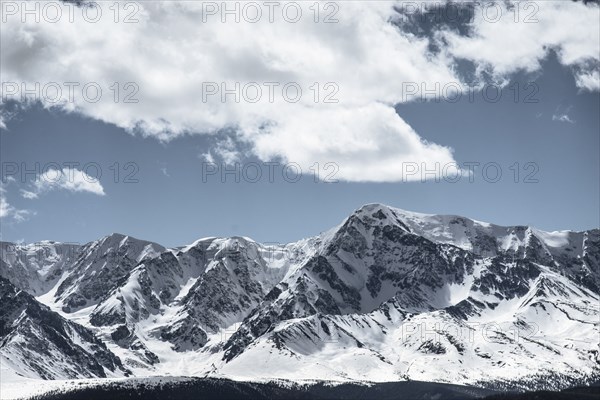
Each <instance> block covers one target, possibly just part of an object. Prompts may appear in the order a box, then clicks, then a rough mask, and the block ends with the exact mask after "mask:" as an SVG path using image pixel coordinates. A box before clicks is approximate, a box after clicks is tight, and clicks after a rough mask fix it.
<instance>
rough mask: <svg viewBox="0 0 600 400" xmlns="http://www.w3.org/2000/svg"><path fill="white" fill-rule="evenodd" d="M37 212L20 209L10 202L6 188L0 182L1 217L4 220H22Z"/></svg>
mask: <svg viewBox="0 0 600 400" xmlns="http://www.w3.org/2000/svg"><path fill="white" fill-rule="evenodd" d="M34 214H35V212H34V211H31V210H25V209H19V208H16V207H14V206H12V205H11V204H9V203H8V199H7V198H6V189H5V187H4V185H2V184H1V183H0V219H2V220H4V221H14V222H22V221H25V220H27V219H28V218H29V217H30V216H31V215H34Z"/></svg>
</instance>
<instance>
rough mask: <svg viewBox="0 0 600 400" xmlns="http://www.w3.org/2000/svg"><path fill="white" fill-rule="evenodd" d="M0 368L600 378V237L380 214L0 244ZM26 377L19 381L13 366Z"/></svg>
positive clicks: (262, 377) (58, 374)
mask: <svg viewBox="0 0 600 400" xmlns="http://www.w3.org/2000/svg"><path fill="white" fill-rule="evenodd" d="M0 254H1V260H0V277H1V278H0V297H1V302H0V363H1V364H2V368H3V376H9V377H19V376H20V377H24V378H31V379H46V380H48V379H74V378H118V377H137V378H140V377H151V376H165V375H171V376H194V377H202V378H210V379H213V378H223V379H224V378H228V379H235V380H240V381H255V382H265V381H269V380H273V379H282V380H289V381H294V382H315V381H335V382H367V381H368V382H397V381H427V382H435V383H452V384H459V385H469V386H475V387H480V388H506V389H511V390H533V389H552V390H558V389H562V388H567V387H571V386H574V385H586V384H590V383H593V382H597V381H599V380H600V355H599V341H600V313H599V304H600V280H599V278H600V230H599V229H592V230H588V231H583V232H572V231H560V232H545V231H541V230H538V229H535V228H532V227H528V226H510V227H505V226H498V225H494V224H490V223H484V222H480V221H476V220H472V219H469V218H465V217H460V216H446V215H428V214H419V213H414V212H409V211H404V210H400V209H396V208H392V207H388V206H385V205H381V204H368V205H365V206H363V207H361V208H360V209H358V210H356V211H355V212H354V213H352V214H351V215H350V216H349V217H348V218H346V219H345V220H344V221H342V223H341V224H340V225H338V226H336V227H334V228H332V229H330V230H329V231H326V232H323V233H321V234H320V235H318V236H314V237H311V238H307V239H302V240H299V241H297V242H295V243H289V244H261V243H258V242H256V241H254V240H252V239H250V238H247V237H230V238H217V237H210V238H203V239H199V240H197V241H195V242H194V243H192V244H189V245H187V246H182V247H178V248H165V247H163V246H161V245H160V244H157V243H152V242H149V241H144V240H140V239H136V238H133V237H131V236H126V235H121V234H112V235H109V236H107V237H104V238H102V239H99V240H96V241H94V242H91V243H87V244H85V245H78V244H68V243H58V242H52V241H44V242H40V243H34V244H28V245H23V244H15V243H8V242H0ZM6 371H10V373H6Z"/></svg>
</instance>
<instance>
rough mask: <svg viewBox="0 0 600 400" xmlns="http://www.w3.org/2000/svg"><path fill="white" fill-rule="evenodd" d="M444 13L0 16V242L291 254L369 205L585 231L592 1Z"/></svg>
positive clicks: (599, 101)
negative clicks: (129, 240) (105, 241)
mask: <svg viewBox="0 0 600 400" xmlns="http://www.w3.org/2000/svg"><path fill="white" fill-rule="evenodd" d="M442 3H443V2H435V3H429V5H428V6H427V7H424V8H423V6H421V5H422V4H423V3H422V2H390V1H386V2H360V1H354V2H346V3H344V2H337V3H336V2H321V3H318V7H316V8H315V6H314V4H313V3H312V2H309V3H306V2H304V3H299V2H298V3H276V4H279V5H280V8H276V9H274V10H273V12H272V15H269V14H268V11H269V10H268V9H266V8H264V7H262V9H261V4H262V3H254V4H258V6H257V7H258V9H260V11H261V12H262V17H261V18H258V17H257V15H258V14H252V11H253V10H252V9H250V8H247V7H246V8H244V7H245V6H244V3H235V2H233V3H231V4H233V5H232V6H231V7H232V8H231V9H230V10H233V11H232V12H231V13H230V14H227V13H224V10H221V9H219V8H220V5H219V4H220V3H213V2H172V1H171V2H149V3H143V4H142V3H139V4H138V3H131V2H129V3H121V6H122V8H119V10H120V12H119V14H118V15H116V14H115V11H114V8H113V9H109V8H108V6H109V4H108V3H99V6H98V7H102V13H101V15H102V17H101V18H99V19H98V20H97V21H95V22H91V21H92V20H93V18H92V17H93V15H92V14H91V13H90V14H89V15H88V14H86V15H85V18H84V16H83V14H81V10H80V9H79V8H77V7H75V6H67V5H61V4H59V3H57V4H59V6H60V7H62V8H59V10H61V12H62V14H56V15H55V14H51V11H52V10H50V9H47V10H45V11H44V9H43V8H40V10H39V12H40V21H39V22H36V21H35V18H33V17H35V15H33V17H32V15H29V14H25V15H23V14H22V10H20V9H19V6H18V4H17V6H15V7H17V8H16V9H15V8H9V9H7V8H3V10H2V11H3V15H2V18H3V21H2V22H3V23H2V25H1V32H0V33H1V43H0V44H1V50H0V56H1V57H0V58H1V62H0V80H1V81H2V104H1V105H0V157H1V167H2V169H1V171H0V172H1V178H2V180H1V186H0V195H1V203H0V224H1V225H0V233H1V239H2V240H5V241H23V242H34V241H39V240H45V239H49V240H56V241H66V242H75V243H86V242H88V241H91V240H95V239H98V238H100V237H102V236H105V235H108V234H110V233H112V232H119V233H124V234H128V235H132V236H135V237H138V238H141V239H146V240H152V241H156V242H158V243H161V244H163V245H166V246H180V245H185V244H188V243H191V242H193V241H194V240H196V239H198V238H200V237H206V236H234V235H235V236H248V237H251V238H253V239H255V240H258V241H261V242H267V243H287V242H291V241H295V240H298V239H301V238H304V237H309V236H313V235H316V234H319V233H320V232H322V231H324V230H327V229H329V228H331V227H333V226H335V225H337V224H339V223H340V222H341V221H342V220H343V219H344V218H345V217H347V216H348V215H349V214H350V213H351V212H352V211H353V210H355V209H357V208H359V207H360V206H361V205H363V204H366V203H373V202H377V203H384V204H387V205H390V206H394V207H398V208H401V209H406V210H410V211H417V212H424V213H431V214H455V215H463V216H467V217H471V218H474V219H477V220H481V221H487V222H493V223H497V224H500V225H532V226H535V227H537V228H540V229H544V230H549V231H553V230H563V229H572V230H584V229H591V228H597V227H599V226H600V214H599V213H600V211H599V208H600V207H599V205H600V187H599V182H600V142H599V136H600V134H599V132H600V120H599V118H600V117H599V114H600V113H599V110H600V96H599V89H600V76H599V57H600V31H599V29H600V27H599V23H598V21H599V20H600V19H599V18H598V17H600V11H599V7H598V4H597V3H594V2H590V3H587V4H584V3H581V2H578V3H572V2H553V1H544V2H525V3H523V2H521V3H520V5H512V6H511V4H510V3H498V4H496V5H495V6H494V7H492V6H486V7H485V8H481V6H476V5H474V4H472V3H465V4H464V5H462V6H461V7H460V8H452V7H457V6H456V5H454V6H447V5H443V4H442ZM111 4H112V3H111ZM132 4H134V5H135V6H133V5H132ZM235 4H239V5H238V6H237V7H238V8H237V9H236V8H235V7H236V6H235ZM311 5H312V7H313V8H312V9H311V8H310V7H311ZM415 5H416V6H417V8H416V9H415V8H414V6H415ZM3 7H5V5H3ZM40 7H41V6H40ZM68 7H71V8H68ZM73 7H74V8H73ZM297 7H300V9H301V10H302V11H301V17H297V16H298V15H299V14H294V11H297V9H296V8H297ZM418 7H421V8H418ZM236 10H238V11H239V13H237V14H236V12H237V11H236ZM281 10H286V11H285V12H286V13H285V14H284V13H283V12H281ZM316 10H318V13H317V12H316ZM254 11H256V10H254ZM68 12H72V14H68ZM455 12H457V13H455ZM58 16H61V18H58ZM457 16H458V17H457ZM55 17H56V18H55ZM236 17H237V18H238V22H236V20H235V18H236ZM269 17H272V21H270V20H269ZM53 18H54V22H51V21H50V20H51V19H53ZM57 18H58V19H57ZM70 18H72V20H71V19H70ZM257 19H258V20H257ZM126 20H127V22H125V21H126ZM223 20H225V22H223ZM294 21H295V22H294ZM75 32H76V33H75ZM36 84H38V85H39V86H36ZM236 84H238V85H239V86H236ZM69 85H70V86H69ZM57 87H58V88H60V95H57V93H58V91H57ZM83 87H85V88H86V90H83V89H82V88H83ZM38 88H39V89H38ZM69 88H74V89H73V90H72V96H70V92H69ZM96 88H100V89H101V90H102V94H101V95H99V96H96V94H97V93H96V92H95V90H96ZM283 88H285V90H284V89H283ZM298 88H299V89H300V91H301V92H300V91H298ZM25 89H27V90H28V91H29V92H28V93H25ZM227 90H228V91H229V92H226V91H227ZM259 91H260V93H261V96H258V93H259ZM226 93H229V94H226ZM236 96H237V98H236ZM258 171H260V175H258Z"/></svg>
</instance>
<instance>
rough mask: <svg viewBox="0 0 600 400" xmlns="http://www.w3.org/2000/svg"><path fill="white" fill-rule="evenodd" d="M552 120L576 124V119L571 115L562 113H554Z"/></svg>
mask: <svg viewBox="0 0 600 400" xmlns="http://www.w3.org/2000/svg"><path fill="white" fill-rule="evenodd" d="M552 121H559V122H568V123H570V124H574V123H575V121H573V120H572V119H571V117H569V116H568V115H567V114H560V115H557V114H554V115H553V116H552Z"/></svg>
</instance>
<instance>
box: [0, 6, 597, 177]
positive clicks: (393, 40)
mask: <svg viewBox="0 0 600 400" xmlns="http://www.w3.org/2000/svg"><path fill="white" fill-rule="evenodd" d="M299 3H300V4H302V17H301V18H300V19H299V20H298V21H297V22H294V23H291V22H289V14H291V15H293V12H290V13H289V14H286V15H287V17H288V20H287V21H286V19H285V18H283V13H282V9H283V7H282V6H280V7H279V8H276V9H275V10H274V13H273V22H270V21H269V15H268V14H267V12H268V10H267V9H265V8H262V17H261V18H260V21H259V22H258V23H252V22H249V21H248V18H246V19H244V18H241V20H240V22H239V23H235V22H234V21H233V18H235V15H234V16H232V15H226V16H224V15H223V14H222V13H221V11H222V9H221V8H222V7H223V4H225V3H222V2H215V3H213V4H215V5H216V6H217V8H219V10H218V12H217V13H216V14H215V15H212V14H211V13H209V12H207V9H206V4H207V2H170V1H165V2H144V3H141V2H140V3H136V4H138V5H139V7H140V9H139V10H138V11H137V12H136V13H135V15H134V18H136V19H137V20H138V22H137V23H123V21H122V19H123V18H124V16H125V15H126V14H127V13H125V12H124V10H123V9H121V11H122V13H121V15H120V18H121V22H120V23H115V22H114V11H112V9H109V8H108V7H109V6H111V5H112V3H111V4H109V3H105V2H98V3H96V4H98V5H99V6H100V7H102V15H103V16H104V17H102V18H101V19H100V20H99V21H98V22H96V23H90V22H87V21H85V20H84V19H83V18H81V16H80V15H79V11H76V12H75V18H74V22H70V21H69V20H68V18H61V20H60V21H58V22H56V23H43V22H42V23H35V22H34V21H32V19H31V18H30V19H28V22H27V23H25V24H22V23H21V18H20V16H17V17H9V18H8V19H7V22H6V23H3V24H2V28H1V29H2V32H1V33H2V41H3V57H2V61H1V63H2V64H1V67H2V71H3V79H4V80H5V81H7V82H16V83H21V82H26V83H27V85H28V87H33V85H34V84H35V82H39V83H40V85H41V87H42V91H43V87H44V86H45V85H46V86H47V84H48V83H49V82H57V83H59V86H60V87H62V94H63V98H64V97H66V94H67V88H66V87H65V85H64V83H65V82H77V83H78V84H79V86H77V87H76V88H75V90H74V91H73V100H74V101H72V102H71V101H61V100H58V101H55V102H52V101H50V100H49V99H48V98H46V97H45V98H43V99H42V101H43V103H44V105H45V106H47V107H61V108H62V109H64V110H67V111H71V112H78V113H81V114H84V115H86V116H89V117H92V118H95V119H98V120H101V121H105V122H108V123H112V124H115V125H117V126H119V127H122V128H124V129H126V130H128V131H129V132H135V133H140V134H143V135H147V136H152V137H156V138H158V139H160V140H172V139H174V138H176V137H178V136H180V135H183V134H220V133H222V132H223V131H227V132H234V137H233V138H227V139H225V140H220V141H217V142H216V143H217V145H216V146H215V148H214V149H213V151H212V152H210V153H206V154H205V155H204V158H205V159H209V158H210V159H213V158H214V157H220V158H222V159H224V160H225V161H234V160H237V159H238V158H239V157H243V156H244V155H246V154H250V155H254V156H257V157H259V158H260V159H262V160H275V159H277V160H284V161H286V162H296V163H298V164H300V165H301V166H302V168H303V169H304V168H309V167H310V166H311V165H313V164H314V163H315V162H321V163H326V162H330V163H335V164H337V165H338V166H339V172H338V174H337V177H338V178H340V179H344V180H349V181H400V180H406V178H407V177H406V175H405V174H404V173H403V166H404V165H406V164H407V163H412V162H418V163H420V164H423V163H424V164H427V165H434V164H435V165H437V164H439V163H442V164H447V163H452V162H454V158H453V155H452V151H451V149H450V148H448V147H445V146H440V145H437V144H434V143H429V142H427V141H426V140H424V139H422V138H421V137H420V136H419V134H418V133H417V132H415V131H414V129H412V128H411V127H410V126H409V125H408V124H407V123H406V122H405V121H404V120H403V119H402V118H401V116H399V115H398V114H397V113H396V112H395V110H394V105H395V104H397V103H400V102H403V101H406V99H407V98H406V96H405V94H404V91H405V89H406V84H407V83H417V87H418V88H419V89H420V88H432V87H435V85H436V83H439V84H441V85H442V86H443V85H444V84H447V83H452V84H457V83H458V84H461V85H464V83H463V82H461V79H460V77H459V76H458V74H457V72H456V66H455V62H456V60H457V59H458V58H461V59H467V60H470V61H473V62H475V63H476V64H477V65H478V68H479V69H480V70H485V69H487V70H491V71H492V72H493V73H494V74H495V75H497V76H500V75H504V74H510V73H512V72H514V71H516V70H519V69H526V70H534V69H538V68H540V61H541V60H542V59H543V58H544V57H545V56H546V54H547V52H548V51H549V50H548V49H550V48H552V49H554V50H556V51H557V53H558V54H559V56H560V61H561V62H562V63H563V64H565V65H568V66H571V67H573V68H577V71H576V74H577V75H576V77H577V82H578V85H580V86H581V87H585V88H588V89H590V90H592V89H593V88H594V85H596V86H597V81H598V79H597V77H598V74H597V70H595V69H594V68H595V67H594V65H597V62H596V63H593V61H594V60H596V61H597V57H598V35H597V34H596V35H594V34H593V32H590V29H592V30H593V29H597V23H596V21H597V19H595V20H594V23H586V21H590V20H592V19H593V18H597V16H598V6H597V5H583V4H581V3H577V4H574V3H571V2H564V3H565V4H563V3H562V2H538V3H537V4H539V5H540V11H539V13H538V14H537V18H538V19H539V20H540V22H539V23H537V24H525V23H517V24H515V23H514V21H513V20H510V17H511V15H512V14H509V13H505V14H506V15H504V16H503V18H502V19H501V20H500V21H499V22H497V23H487V21H483V20H482V17H481V15H482V14H481V13H477V12H476V13H475V18H474V20H473V22H472V29H471V31H470V33H469V36H461V35H460V34H458V33H457V32H454V31H448V30H445V29H444V30H440V31H439V32H438V33H437V34H436V35H434V36H433V37H431V38H428V37H418V36H415V35H413V34H411V33H408V32H404V31H403V30H402V29H400V28H399V27H398V26H397V25H395V24H392V23H390V21H391V20H393V19H394V17H395V16H397V12H398V11H397V9H398V7H397V6H398V5H399V4H400V3H401V2H391V1H382V2H377V1H373V2H371V1H369V2H338V3H337V4H338V7H339V9H335V8H334V9H324V8H323V6H322V8H321V9H320V13H319V15H318V20H319V22H317V23H315V18H316V16H315V13H314V8H313V9H311V8H309V7H311V6H312V5H313V3H312V2H299ZM543 3H548V5H546V4H543ZM235 4H238V6H240V7H241V5H240V4H243V3H238V2H235V3H232V5H230V7H234V6H235ZM258 4H262V3H258ZM296 4H298V3H296ZM499 4H500V3H499ZM122 6H123V4H122ZM500 6H501V7H506V5H504V3H501V4H500ZM64 7H68V6H67V5H64ZM203 7H204V9H203ZM129 11H131V10H129ZM65 13H66V11H65ZM92 15H93V14H92ZM252 15H254V14H252ZM328 16H330V17H331V18H333V19H334V21H332V22H333V23H324V22H323V20H324V19H325V18H327V17H328ZM223 17H225V18H227V19H228V21H229V23H222V18H223ZM335 20H337V22H335ZM511 21H512V22H511ZM584 32H585V34H584ZM432 40H439V41H443V42H444V43H447V46H444V48H446V50H444V51H441V52H438V53H435V54H433V53H432V52H431V50H430V44H431V41H432ZM508 48H510V49H511V51H507V50H506V49H508ZM594 57H595V58H594ZM590 60H591V61H592V62H590ZM94 82H95V83H96V84H97V85H91V86H88V91H87V96H88V99H86V98H85V96H84V93H83V87H84V86H85V85H86V84H90V83H94ZM127 82H133V84H130V85H128V86H127V85H126V84H127ZM115 83H117V85H116V86H114V85H115ZM238 83H239V86H236V85H237V84H238ZM290 83H293V85H291V86H286V84H290ZM274 84H275V85H274ZM269 85H271V86H269ZM464 86H466V85H464ZM97 87H100V88H101V89H102V95H101V96H100V97H99V98H98V99H97V101H96V99H95V98H94V99H93V100H94V101H93V102H92V101H90V97H95V88H97ZM115 88H118V89H119V90H118V91H116V90H115ZM284 88H287V89H289V90H285V89H284ZM298 88H299V90H300V91H301V95H300V96H297V94H299V93H300V92H299V91H298ZM14 89H15V88H14V87H11V88H10V90H13V91H14ZM47 89H48V90H47V94H48V96H47V97H51V96H52V93H54V92H53V90H54V89H55V88H53V87H50V86H48V87H47ZM223 89H225V90H229V91H234V92H236V94H237V96H238V98H237V99H236V94H232V93H230V94H228V95H225V97H224V98H223V96H222V95H223V93H224V90H223ZM271 89H272V91H271ZM3 90H5V89H3ZM5 92H6V90H5ZM259 92H260V93H261V96H259V97H257V94H258V93H259ZM115 96H116V98H117V100H118V102H116V101H115ZM418 97H419V96H418V94H416V95H414V96H413V97H412V98H418ZM63 100H64V99H63ZM69 100H70V99H69ZM126 100H129V101H131V100H134V101H135V100H137V102H125V101H126ZM237 145H241V148H243V149H245V151H244V152H241V151H240V149H239V148H237V147H236V146H237ZM246 150H247V151H246ZM426 168H428V169H430V167H426Z"/></svg>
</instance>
